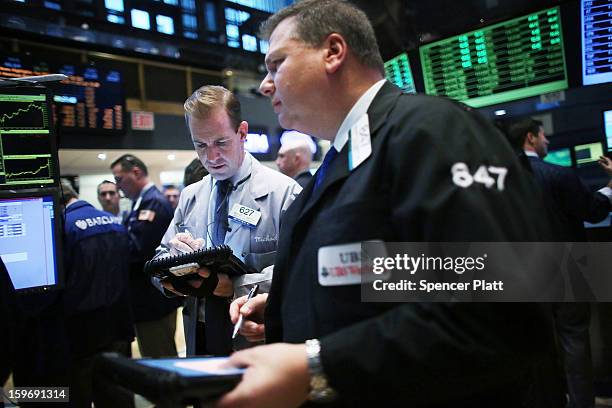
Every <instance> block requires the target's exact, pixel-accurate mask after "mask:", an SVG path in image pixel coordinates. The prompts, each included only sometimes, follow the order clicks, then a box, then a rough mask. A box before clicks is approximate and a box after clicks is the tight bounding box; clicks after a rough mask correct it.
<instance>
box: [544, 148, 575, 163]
mask: <svg viewBox="0 0 612 408" xmlns="http://www.w3.org/2000/svg"><path fill="white" fill-rule="evenodd" d="M544 161H545V162H547V163H551V164H556V165H559V166H563V167H572V152H571V151H570V149H569V147H566V148H563V149H556V150H549V151H548V154H547V155H546V157H544Z"/></svg>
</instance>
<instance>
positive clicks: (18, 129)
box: [0, 87, 59, 189]
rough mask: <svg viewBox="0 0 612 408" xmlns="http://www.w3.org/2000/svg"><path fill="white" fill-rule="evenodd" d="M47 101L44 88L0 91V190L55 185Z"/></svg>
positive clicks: (53, 143)
mask: <svg viewBox="0 0 612 408" xmlns="http://www.w3.org/2000/svg"><path fill="white" fill-rule="evenodd" d="M50 99H51V96H50V94H49V93H48V92H47V91H46V90H45V89H44V88H31V87H30V88H18V87H17V88H0V189H8V188H26V187H29V186H31V187H34V186H46V185H54V184H55V185H57V183H58V182H59V181H58V167H57V166H58V159H57V144H56V140H55V133H54V131H53V126H52V121H53V118H52V116H51V103H50Z"/></svg>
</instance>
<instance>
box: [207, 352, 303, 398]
mask: <svg viewBox="0 0 612 408" xmlns="http://www.w3.org/2000/svg"><path fill="white" fill-rule="evenodd" d="M229 363H230V364H231V365H232V366H235V367H246V369H247V370H246V372H245V373H244V375H243V377H242V381H240V383H239V384H238V385H237V386H236V388H234V389H233V390H232V391H230V392H229V393H228V394H225V395H224V396H223V397H222V398H221V399H220V400H219V401H218V402H217V407H219V408H234V407H265V408H274V407H282V408H288V407H298V406H300V405H301V404H302V403H304V401H306V398H307V397H308V389H309V385H310V374H309V373H308V360H307V357H306V346H305V345H304V344H287V343H277V344H271V345H268V346H259V347H254V348H251V349H247V350H243V351H238V352H236V353H234V354H232V356H231V357H230V359H229Z"/></svg>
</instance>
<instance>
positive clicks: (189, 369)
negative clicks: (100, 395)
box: [94, 353, 245, 405]
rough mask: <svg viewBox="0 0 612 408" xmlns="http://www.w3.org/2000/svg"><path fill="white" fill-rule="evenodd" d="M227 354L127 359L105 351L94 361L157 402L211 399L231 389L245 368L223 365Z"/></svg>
mask: <svg viewBox="0 0 612 408" xmlns="http://www.w3.org/2000/svg"><path fill="white" fill-rule="evenodd" d="M227 360H228V358H227V357H189V358H167V359H166V358H163V359H130V358H127V357H124V356H121V355H119V354H117V353H105V354H103V355H102V356H101V357H100V358H98V360H97V361H96V363H95V368H94V370H95V376H101V377H104V380H105V381H109V382H112V383H114V384H116V385H119V386H121V387H122V388H125V389H128V390H129V391H131V392H133V393H136V394H140V395H142V396H143V397H145V398H146V399H148V400H149V401H151V402H153V403H155V404H160V405H172V404H175V405H181V404H183V405H185V404H193V403H195V402H198V401H199V402H202V401H210V400H214V399H216V398H219V397H220V396H221V395H223V394H225V393H227V392H229V391H230V390H232V389H233V388H234V387H235V386H236V384H238V382H240V379H241V378H242V374H243V373H244V371H245V369H243V368H232V367H223V364H224V363H226V362H227Z"/></svg>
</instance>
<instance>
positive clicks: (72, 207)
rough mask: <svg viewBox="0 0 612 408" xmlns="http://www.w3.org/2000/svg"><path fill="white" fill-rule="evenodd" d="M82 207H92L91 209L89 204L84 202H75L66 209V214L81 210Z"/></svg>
mask: <svg viewBox="0 0 612 408" xmlns="http://www.w3.org/2000/svg"><path fill="white" fill-rule="evenodd" d="M83 207H92V208H93V205H91V204H89V203H88V202H87V201H85V200H78V201H75V202H74V203H72V204H70V205H69V206H68V207H66V213H69V212H71V211H75V210H78V209H79V208H83Z"/></svg>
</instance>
